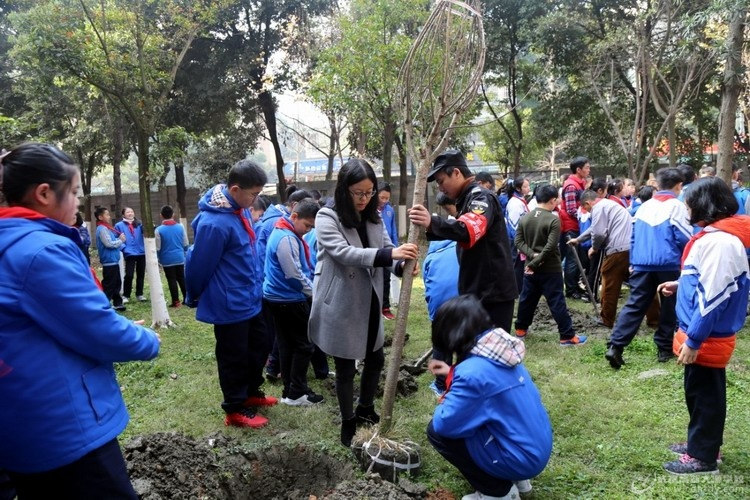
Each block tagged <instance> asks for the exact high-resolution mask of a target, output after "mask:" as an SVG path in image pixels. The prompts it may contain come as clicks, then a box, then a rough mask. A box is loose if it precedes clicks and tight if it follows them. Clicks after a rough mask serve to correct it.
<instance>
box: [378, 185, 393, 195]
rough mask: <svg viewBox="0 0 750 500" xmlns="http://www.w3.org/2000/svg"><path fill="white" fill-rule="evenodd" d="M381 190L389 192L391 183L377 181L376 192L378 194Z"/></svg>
mask: <svg viewBox="0 0 750 500" xmlns="http://www.w3.org/2000/svg"><path fill="white" fill-rule="evenodd" d="M381 191H385V192H387V193H390V192H391V185H390V184H388V183H387V182H379V183H378V194H380V192H381Z"/></svg>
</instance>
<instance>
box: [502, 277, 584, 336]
mask: <svg viewBox="0 0 750 500" xmlns="http://www.w3.org/2000/svg"><path fill="white" fill-rule="evenodd" d="M562 281H563V278H562V276H561V275H560V273H539V272H535V273H534V274H525V275H524V277H523V292H522V293H521V298H520V299H519V300H518V317H517V318H516V328H517V329H519V330H526V329H527V328H529V325H531V323H532V321H533V320H534V313H535V312H536V308H537V306H538V305H539V299H540V298H542V296H544V298H545V299H547V305H548V306H549V310H550V313H552V317H553V318H555V322H556V323H557V331H558V332H559V333H560V339H561V340H565V339H571V338H573V337H574V336H575V334H576V332H575V330H574V329H573V320H571V319H570V314H569V313H568V305H567V304H566V303H565V296H564V295H563V288H562V287H563V283H562Z"/></svg>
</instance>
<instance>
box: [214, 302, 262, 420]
mask: <svg viewBox="0 0 750 500" xmlns="http://www.w3.org/2000/svg"><path fill="white" fill-rule="evenodd" d="M214 336H215V337H216V364H217V366H218V369H219V385H220V386H221V392H222V394H223V395H224V401H223V402H222V403H221V407H222V408H223V409H224V411H225V412H227V413H234V412H236V411H239V410H241V409H242V407H243V406H242V403H243V402H244V401H245V400H246V399H247V398H248V397H249V396H254V395H256V394H258V392H259V391H260V386H261V385H262V384H263V365H264V364H265V362H266V358H268V352H269V351H270V350H271V341H270V339H269V337H268V330H267V329H266V324H265V320H264V318H263V315H262V314H257V315H255V316H253V317H252V318H250V319H246V320H245V321H240V322H238V323H230V324H228V325H214Z"/></svg>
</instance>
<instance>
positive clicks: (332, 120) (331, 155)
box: [326, 113, 339, 181]
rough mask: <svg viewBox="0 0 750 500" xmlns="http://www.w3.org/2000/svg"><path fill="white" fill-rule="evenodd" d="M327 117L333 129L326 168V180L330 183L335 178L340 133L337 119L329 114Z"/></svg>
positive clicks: (329, 139) (329, 141) (329, 140)
mask: <svg viewBox="0 0 750 500" xmlns="http://www.w3.org/2000/svg"><path fill="white" fill-rule="evenodd" d="M326 116H327V117H328V125H329V127H330V128H331V133H330V135H329V136H328V166H327V167H326V180H327V181H330V180H331V179H332V178H333V160H334V158H335V157H336V143H337V141H338V137H339V131H338V128H336V117H335V116H334V115H333V114H332V113H328V114H327V115H326Z"/></svg>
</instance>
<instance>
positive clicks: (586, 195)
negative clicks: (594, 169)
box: [581, 189, 599, 203]
mask: <svg viewBox="0 0 750 500" xmlns="http://www.w3.org/2000/svg"><path fill="white" fill-rule="evenodd" d="M598 197H599V194H598V193H597V192H596V191H594V190H593V189H587V190H586V191H584V192H583V193H581V203H585V202H589V203H590V202H592V201H594V200H595V199H597V198H598Z"/></svg>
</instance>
